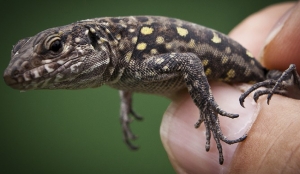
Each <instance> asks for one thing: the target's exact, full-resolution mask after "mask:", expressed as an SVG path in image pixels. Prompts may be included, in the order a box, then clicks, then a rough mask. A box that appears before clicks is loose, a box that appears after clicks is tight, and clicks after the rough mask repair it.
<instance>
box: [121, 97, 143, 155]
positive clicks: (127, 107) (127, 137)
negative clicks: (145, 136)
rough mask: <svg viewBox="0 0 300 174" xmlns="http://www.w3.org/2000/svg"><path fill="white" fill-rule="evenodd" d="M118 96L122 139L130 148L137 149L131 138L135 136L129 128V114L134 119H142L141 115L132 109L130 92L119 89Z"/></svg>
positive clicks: (133, 138)
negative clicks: (119, 99)
mask: <svg viewBox="0 0 300 174" xmlns="http://www.w3.org/2000/svg"><path fill="white" fill-rule="evenodd" d="M119 94H120V98H121V113H120V122H121V126H122V131H123V139H124V142H125V143H126V145H127V146H128V147H129V148H130V149H131V150H137V149H138V147H137V146H135V145H133V144H132V142H131V140H135V139H136V138H137V136H135V135H134V134H133V133H132V131H131V129H130V126H129V125H130V123H131V121H132V119H131V118H130V115H131V116H132V117H133V118H134V119H136V120H142V119H143V117H141V116H139V115H138V114H136V113H135V112H134V111H133V109H132V105H131V103H132V93H131V92H128V91H120V92H119Z"/></svg>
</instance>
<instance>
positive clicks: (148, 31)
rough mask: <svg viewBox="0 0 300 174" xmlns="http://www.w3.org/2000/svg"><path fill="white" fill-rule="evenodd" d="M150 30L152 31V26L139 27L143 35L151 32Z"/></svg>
mask: <svg viewBox="0 0 300 174" xmlns="http://www.w3.org/2000/svg"><path fill="white" fill-rule="evenodd" d="M152 32H153V28H151V27H143V28H142V29H141V33H142V34H143V35H148V34H152Z"/></svg>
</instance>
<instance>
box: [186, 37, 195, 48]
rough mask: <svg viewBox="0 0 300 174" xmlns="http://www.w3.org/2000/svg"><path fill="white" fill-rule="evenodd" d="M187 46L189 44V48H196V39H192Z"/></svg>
mask: <svg viewBox="0 0 300 174" xmlns="http://www.w3.org/2000/svg"><path fill="white" fill-rule="evenodd" d="M187 46H188V47H189V48H195V46H196V44H195V40H194V39H191V40H190V42H189V43H188V45H187Z"/></svg>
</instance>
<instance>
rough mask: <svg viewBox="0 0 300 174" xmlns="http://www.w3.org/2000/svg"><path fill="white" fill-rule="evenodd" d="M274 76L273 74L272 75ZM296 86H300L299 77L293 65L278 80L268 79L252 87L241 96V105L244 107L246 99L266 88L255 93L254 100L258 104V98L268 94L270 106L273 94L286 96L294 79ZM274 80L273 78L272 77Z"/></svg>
mask: <svg viewBox="0 0 300 174" xmlns="http://www.w3.org/2000/svg"><path fill="white" fill-rule="evenodd" d="M270 76H272V74H270ZM292 76H293V81H294V84H295V85H298V88H300V86H299V75H298V73H297V71H296V66H295V65H294V64H291V65H290V66H289V68H288V69H286V70H285V71H284V72H283V73H282V74H281V75H280V77H279V78H278V79H277V80H274V79H267V80H265V81H263V82H258V83H256V84H254V85H253V86H251V88H249V89H248V90H247V91H246V92H245V93H243V94H242V95H241V96H240V99H239V100H240V104H241V106H242V107H244V101H245V98H246V97H247V96H248V95H249V94H250V93H252V92H253V91H255V90H256V89H258V88H260V87H265V88H267V89H264V90H259V91H256V92H255V93H254V96H253V99H254V101H255V102H257V100H258V98H259V97H260V96H262V95H266V94H268V97H267V103H268V104H269V102H270V100H271V98H272V96H273V94H279V95H285V94H286V90H285V89H286V87H287V86H291V85H293V81H292V78H291V77H292ZM271 78H272V77H271Z"/></svg>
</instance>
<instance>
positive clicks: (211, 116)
mask: <svg viewBox="0 0 300 174" xmlns="http://www.w3.org/2000/svg"><path fill="white" fill-rule="evenodd" d="M210 103H211V104H208V106H207V108H206V109H204V110H200V118H199V120H198V121H197V122H196V123H195V128H198V127H199V126H200V124H201V123H202V122H204V125H205V128H206V145H205V149H206V151H209V149H210V139H211V133H212V134H213V137H214V140H215V142H216V144H217V149H218V151H219V163H220V164H223V162H224V157H223V151H222V145H221V143H220V140H222V141H223V142H225V143H227V144H234V143H238V142H241V141H243V140H244V139H246V138H247V135H246V134H245V135H243V136H242V137H240V138H237V139H234V140H229V139H227V138H226V137H225V136H224V135H223V133H222V130H221V128H220V121H219V118H218V114H220V115H223V116H227V117H230V118H236V117H238V114H230V113H227V112H226V111H223V110H221V109H220V108H219V107H215V106H217V104H216V103H215V102H210Z"/></svg>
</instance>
